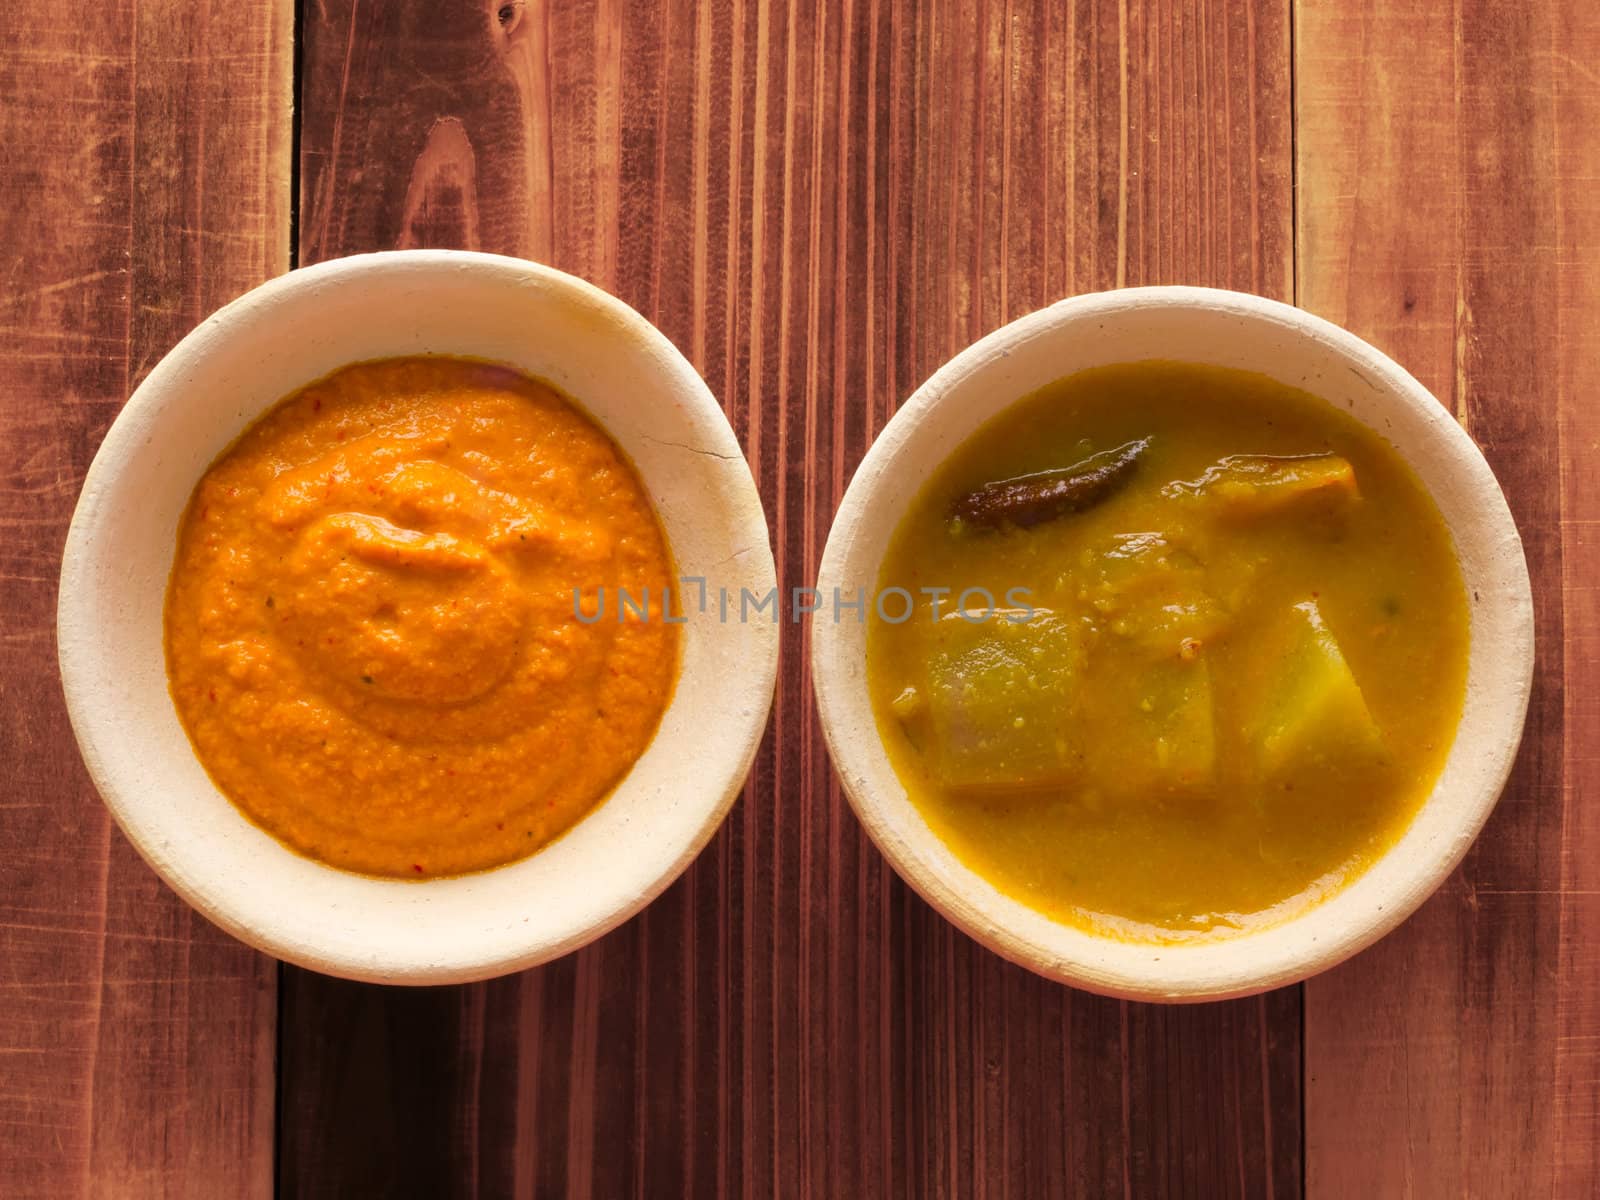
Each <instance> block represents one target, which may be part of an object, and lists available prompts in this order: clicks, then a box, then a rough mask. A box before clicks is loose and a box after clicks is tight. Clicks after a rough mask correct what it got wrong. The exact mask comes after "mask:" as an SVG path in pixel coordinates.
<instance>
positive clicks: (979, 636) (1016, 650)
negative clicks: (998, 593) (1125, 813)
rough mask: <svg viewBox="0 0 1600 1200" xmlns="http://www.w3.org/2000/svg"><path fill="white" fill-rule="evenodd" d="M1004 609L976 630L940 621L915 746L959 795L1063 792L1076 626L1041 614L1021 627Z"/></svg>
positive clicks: (1071, 767)
mask: <svg viewBox="0 0 1600 1200" xmlns="http://www.w3.org/2000/svg"><path fill="white" fill-rule="evenodd" d="M1013 615H1018V614H1007V613H1006V611H1005V610H1001V611H1000V612H998V613H997V614H996V615H994V616H991V617H990V618H989V619H987V620H985V621H982V622H981V623H975V622H974V621H972V620H969V619H968V618H967V617H964V616H963V615H962V614H961V613H959V612H957V613H947V614H946V615H945V616H943V617H942V618H940V620H939V623H938V627H937V629H936V631H935V634H934V639H935V646H936V649H935V650H934V652H933V654H932V655H931V656H930V659H929V664H928V676H927V684H926V687H925V688H923V689H922V692H921V695H922V698H923V700H924V701H925V712H924V713H923V714H920V716H919V719H921V720H923V721H925V724H924V725H923V730H924V731H925V736H924V737H923V738H921V739H919V744H920V745H921V746H922V747H923V750H924V753H925V755H926V756H927V758H928V763H929V767H930V768H931V770H932V772H933V773H934V775H935V776H936V777H937V778H938V780H939V781H940V782H941V783H943V784H944V785H945V786H946V787H948V788H951V789H952V790H955V791H966V792H977V793H984V792H1010V791H1018V790H1026V789H1028V788H1038V787H1049V786H1054V785H1059V784H1061V783H1063V782H1064V781H1065V780H1067V779H1068V778H1070V777H1071V776H1072V775H1073V774H1074V773H1075V772H1076V768H1077V763H1078V757H1077V754H1076V753H1075V749H1074V746H1073V738H1072V722H1071V713H1072V710H1073V707H1074V700H1075V691H1076V687H1075V684H1076V678H1077V673H1078V664H1079V655H1080V652H1079V647H1078V644H1077V637H1076V634H1075V633H1074V630H1073V626H1072V624H1071V623H1070V622H1069V621H1067V620H1065V619H1064V618H1062V617H1058V616H1056V615H1055V614H1054V613H1052V612H1050V611H1048V610H1045V609H1035V610H1034V611H1033V614H1032V616H1031V617H1029V618H1028V619H1027V620H1025V621H1014V620H1011V619H1009V616H1013Z"/></svg>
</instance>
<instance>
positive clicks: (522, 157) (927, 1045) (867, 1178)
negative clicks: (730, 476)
mask: <svg viewBox="0 0 1600 1200" xmlns="http://www.w3.org/2000/svg"><path fill="white" fill-rule="evenodd" d="M302 55H303V63H304V68H303V86H302V91H301V97H300V99H301V110H302V114H303V116H302V120H303V126H302V129H303V133H302V156H301V165H302V197H301V200H302V210H301V222H300V241H301V251H302V256H303V261H311V260H313V259H318V258H325V257H328V256H331V255H336V254H344V253H351V252H356V251H361V250H371V249H379V248H385V247H393V246H411V245H446V246H467V247H474V248H481V249H485V250H496V251H503V252H507V253H513V254H523V255H527V256H531V257H534V258H538V259H540V260H543V261H547V262H550V263H553V264H554V265H556V266H559V267H562V268H565V269H567V270H571V271H575V272H576V273H578V274H580V275H583V276H585V277H587V278H589V279H591V280H593V281H594V282H596V283H598V284H600V285H602V286H604V287H607V288H609V289H611V290H612V291H614V292H616V293H617V294H618V295H620V296H622V297H623V298H624V299H626V300H627V301H628V302H630V303H631V304H633V305H634V306H635V307H637V308H638V309H640V311H642V312H643V313H645V314H646V315H647V316H649V317H650V318H651V319H652V320H653V321H655V322H656V323H657V324H658V325H659V326H660V327H661V328H662V329H663V330H664V331H665V332H666V333H667V335H668V336H669V337H671V338H672V339H673V340H674V341H675V342H676V343H677V345H678V346H679V347H680V348H682V349H683V350H684V352H685V353H686V354H688V355H689V357H690V358H691V359H692V360H693V362H694V363H695V364H696V366H697V367H698V368H699V369H700V370H701V371H702V372H703V373H704V374H705V376H706V378H707V379H708V381H709V382H710V384H711V386H712V390H713V391H714V392H715V393H716V394H717V395H718V396H719V397H720V398H721V400H722V403H723V405H724V407H725V409H726V411H727V412H728V414H729V417H730V419H731V421H732V422H733V425H734V428H735V430H736V431H737V433H738V434H739V436H740V438H741V440H742V442H743V444H744V446H745V448H746V450H747V452H748V454H749V458H750V461H751V465H752V469H753V471H754V472H755V476H756V479H757V482H758V484H759V486H760V488H761V493H762V496H763V499H764V501H765V503H766V507H767V514H768V518H769V521H770V523H771V526H772V530H773V537H774V544H775V547H776V551H777V555H778V561H779V573H780V577H781V579H782V580H783V582H784V584H786V585H790V586H799V585H804V584H807V583H809V582H811V580H812V579H813V578H814V575H815V570H816V566H817V561H818V558H819V555H820V552H821V549H822V545H823V542H824V539H825V537H826V533H827V529H828V525H829V521H830V519H831V517H832V514H833V511H834V509H835V507H836V505H837V503H838V500H839V498H840V496H841V495H842V493H843V490H844V487H845V485H846V483H847V481H848V479H849V477H850V474H851V472H852V470H853V469H854V467H855V465H856V464H857V462H858V461H859V460H860V457H861V455H862V453H863V452H864V450H865V448H866V446H867V445H868V444H869V443H870V441H871V439H872V437H873V436H874V435H875V433H876V432H877V431H878V430H879V429H881V428H882V426H883V423H884V422H885V421H886V420H887V419H888V417H889V416H890V414H891V413H892V412H893V409H894V406H895V404H896V403H897V402H898V401H899V400H900V399H902V398H903V397H905V396H906V395H908V394H909V393H910V391H911V390H912V389H913V388H914V387H915V385H916V384H917V383H918V382H920V381H921V379H922V378H924V377H925V376H926V375H927V374H928V373H929V372H930V371H931V370H932V369H933V368H934V367H936V366H937V365H938V364H939V363H941V362H942V361H944V360H945V359H946V358H947V357H949V356H950V355H951V354H952V353H953V352H955V351H956V350H958V349H959V348H961V347H962V346H964V345H966V344H967V343H968V342H970V341H971V340H973V339H974V338H976V337H978V336H979V335H981V334H982V333H984V332H986V331H988V330H989V329H992V328H994V327H995V326H997V325H999V324H1001V323H1003V322H1004V321H1005V320H1007V319H1009V318H1011V317H1015V316H1017V315H1020V314H1022V313H1024V312H1026V311H1029V310H1030V309H1033V308H1036V307H1038V306H1040V305H1042V304H1044V303H1046V302H1048V301H1050V300H1053V299H1056V298H1059V297H1061V296H1063V295H1068V294H1071V293H1074V292H1080V291H1086V290H1092V289H1095V288H1102V287H1109V286H1113V285H1115V284H1119V283H1129V284H1132V283H1145V282H1189V283H1212V284H1220V285H1225V286H1231V287H1237V288H1243V289H1247V290H1252V291H1259V292H1264V293H1267V294H1270V295H1278V296H1287V295H1288V294H1289V292H1290V290H1291V286H1292V285H1291V279H1292V262H1291V252H1292V233H1291V208H1292V204H1291V195H1290V188H1291V183H1290V177H1291V156H1290V127H1289V121H1290V111H1289V108H1290V104H1289V95H1290V84H1289V27H1288V9H1287V4H1286V3H1261V4H1256V5H1250V6H1246V5H1235V4H1217V3H1208V2H1205V0H1194V2H1192V3H1179V2H1177V0H1149V2H1143V3H1141V2H1140V0H1123V2H1117V0H1102V2H1088V0H1086V2H1082V3H1077V4H1073V5H1060V4H1055V3H1045V2H1043V0H1039V2H1033V0H988V2H986V3H979V4H969V3H965V2H957V0H939V2H936V3H910V2H899V0H830V2H828V3H810V2H806V3H801V2H800V0H795V2H794V3H792V4H786V3H783V2H781V0H772V2H766V0H761V2H752V3H731V2H728V0H706V2H703V3H696V2H694V0H563V2H561V3H556V2H555V0H528V2H526V3H521V2H517V0H511V2H509V3H502V2H498V0H447V2H444V3H434V4H423V3H421V2H420V0H417V2H412V3H393V4H377V3H369V2H365V0H328V2H326V3H322V4H317V5H312V6H309V7H308V8H307V10H306V12H305V19H304V44H303V47H302ZM784 638H785V640H784V659H783V671H782V681H781V683H780V687H779V693H778V696H777V701H776V706H775V713H774V720H773V726H772V730H771V732H770V733H769V736H768V738H767V741H766V743H765V745H764V748H763V750H762V753H761V755H760V758H759V761H758V763H757V766H756V768H755V771H754V773H753V775H752V777H751V780H750V783H749V785H748V787H747V788H746V792H745V795H744V797H743V800H742V801H741V803H740V804H739V806H738V807H737V808H736V810H735V812H734V813H733V815H732V817H731V818H730V820H729V822H728V824H727V826H726V827H725V828H724V830H723V831H722V833H721V834H720V835H719V836H718V837H717V838H716V840H715V841H714V842H713V844H712V845H711V846H710V848H709V849H708V850H707V851H706V853H705V854H704V855H703V856H702V857H701V859H700V860H699V861H698V862H697V863H696V864H695V865H694V867H693V868H692V869H691V870H690V871H689V872H688V874H687V875H686V876H685V877H684V879H683V880H682V881H680V882H679V883H678V884H677V885H676V886H674V887H673V888H672V889H671V890H670V891H669V892H668V893H667V894H666V895H665V896H663V897H662V898H661V899H660V900H659V901H657V902H656V903H655V904H654V905H652V906H651V907H650V909H649V910H648V911H646V912H645V913H644V914H642V915H641V916H640V917H639V918H637V919H636V920H634V921H632V922H630V923H629V924H628V925H626V926H625V927H623V928H622V929H620V930H618V931H617V932H615V933H613V934H612V935H610V936H609V937H607V938H606V939H604V940H602V941H601V942H599V943H597V944H596V945H594V946H591V947H589V948H588V949H586V950H584V951H582V952H580V953H578V954H576V955H573V956H571V957H569V958H567V959H564V960H562V961H560V962H557V963H554V964H552V965H550V966H548V967H546V968H544V969H542V970H538V971H532V972H528V973H526V974H523V975H521V976H517V977H513V978H510V979H505V980H500V981H497V982H495V983H492V984H488V985H483V986H478V987H467V988H448V989H438V990H431V991H425V992H409V993H403V992H393V991H383V990H380V989H375V988H369V987H363V986H359V985H353V984H347V983H340V982H335V981H331V980H327V979H323V978H320V977H316V976H312V975H308V974H305V973H301V972H296V971H289V972H287V973H286V978H285V986H284V997H283V999H284V1012H283V1030H284V1040H283V1044H282V1048H281V1062H282V1109H281V1139H280V1154H279V1172H280V1186H281V1189H282V1191H283V1192H284V1194H285V1195H288V1196H295V1197H298V1196H322V1195H328V1196H333V1195H349V1194H361V1195H377V1194H425V1195H430V1196H444V1195H509V1194H518V1195H538V1196H554V1195H563V1194H566V1195H575V1196H577V1195H590V1194H593V1195H602V1196H617V1195H626V1194H633V1195H686V1196H687V1195H692V1196H713V1195H727V1196H732V1195H752V1196H759V1195H797V1194H812V1195H896V1196H898V1195H945V1196H986V1195H987V1196H998V1195H1029V1196H1036V1195H1046V1194H1051V1193H1054V1192H1059V1191H1066V1192H1070V1193H1073V1194H1077V1195H1083V1196H1104V1195H1109V1194H1121V1195H1128V1196H1141V1195H1158V1194H1167V1195H1184V1194H1187V1195H1199V1196H1208V1197H1209V1196H1231V1195H1249V1196H1277V1197H1285V1196H1292V1195H1296V1194H1298V1192H1299V1188H1300V1140H1301V1131H1300V1125H1299V1113H1300V1108H1299V1092H1300V1075H1299V1072H1300V1063H1299V1024H1300V996H1299V992H1298V990H1295V989H1291V990H1287V991H1283V992H1279V993H1275V994H1273V995H1271V996H1268V997H1265V998H1260V999H1253V1000H1248V1001H1242V1002H1237V1003H1232V1004H1223V1005H1208V1006H1202V1007H1197V1008H1190V1009H1165V1008H1159V1007H1148V1006H1141V1005H1134V1004H1119V1003H1115V1002H1109V1001H1104V1000H1100V999H1096V998H1094V997H1089V996H1086V995H1083V994H1080V993H1076V992H1072V991H1069V990H1067V989H1064V988H1060V987H1057V986H1053V985H1049V984H1045V983H1043V982H1042V981H1040V980H1038V979H1036V978H1035V977H1033V976H1031V975H1029V974H1027V973H1025V972H1023V971H1021V970H1019V969H1017V968H1014V967H1011V966H1009V965H1007V964H1005V963H1003V962H1001V961H1000V960H999V959H997V958H995V957H994V956H993V955H990V954H989V953H987V952H985V951H983V950H981V949H979V948H978V947H977V946H976V945H974V944H973V943H972V942H970V941H969V940H968V939H967V938H965V937H964V936H963V935H961V934H959V933H957V932H955V931H954V930H953V929H952V928H951V927H950V926H948V925H947V924H946V923H945V922H944V921H943V920H941V919H940V918H938V917H937V916H935V915H934V914H933V913H932V912H930V911H929V910H928V909H927V908H926V907H925V906H924V905H923V904H922V903H921V902H920V901H919V900H917V899H916V898H915V897H914V896H912V895H911V894H910V893H909V892H908V891H907V889H906V888H905V887H904V886H903V885H901V884H900V882H899V881H898V879H897V878H895V877H894V875H893V874H892V872H890V871H889V869H888V868H887V867H886V866H885V864H884V863H883V861H882V860H881V859H880V858H879V856H878V855H877V854H876V853H875V852H874V851H873V850H872V849H871V847H870V846H869V845H868V844H867V843H866V841H865V840H864V838H863V835H862V834H861V832H860V830H859V828H858V826H857V825H856V823H855V821H854V819H853V817H852V816H851V815H850V813H849V810H848V807H847V806H846V805H845V803H844V802H843V799H842V797H841V794H840V792H839V789H838V786H837V783H836V781H835V780H834V778H833V775H832V772H831V768H830V766H829V763H828V760H827V756H826V751H825V748H824V745H823V741H822V737H821V734H820V731H819V729H818V727H817V723H816V719H815V715H814V713H813V711H812V707H811V702H810V696H809V680H808V678H807V675H806V671H805V661H806V650H807V645H806V631H805V629H804V628H803V627H790V628H786V629H785V634H784Z"/></svg>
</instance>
